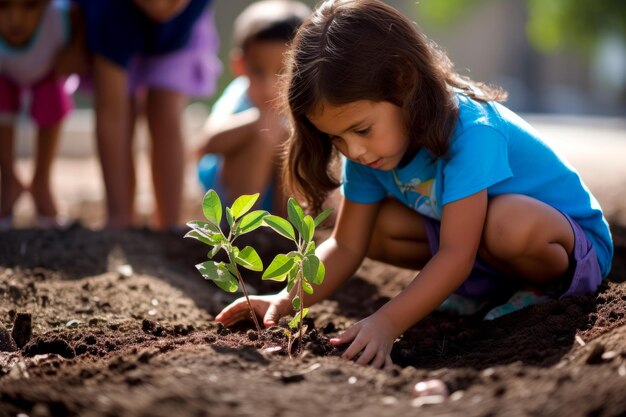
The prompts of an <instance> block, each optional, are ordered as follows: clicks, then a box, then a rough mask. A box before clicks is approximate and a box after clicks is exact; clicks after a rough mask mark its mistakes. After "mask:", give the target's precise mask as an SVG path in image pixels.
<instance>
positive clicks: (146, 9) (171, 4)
mask: <svg viewBox="0 0 626 417" xmlns="http://www.w3.org/2000/svg"><path fill="white" fill-rule="evenodd" d="M0 1H1V0H0ZM134 2H135V4H136V5H137V7H139V9H140V10H141V11H142V12H143V13H144V14H145V15H146V16H148V18H149V19H150V20H153V21H155V22H159V23H163V22H167V21H168V20H170V19H172V18H174V17H176V15H178V14H179V13H180V12H182V11H183V9H184V8H185V7H186V6H187V3H189V0H134Z"/></svg>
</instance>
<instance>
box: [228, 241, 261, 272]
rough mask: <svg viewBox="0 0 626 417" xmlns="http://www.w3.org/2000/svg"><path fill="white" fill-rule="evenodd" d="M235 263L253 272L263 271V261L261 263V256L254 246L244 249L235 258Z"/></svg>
mask: <svg viewBox="0 0 626 417" xmlns="http://www.w3.org/2000/svg"><path fill="white" fill-rule="evenodd" d="M235 261H236V262H237V263H238V264H239V265H241V266H243V267H244V268H246V269H249V270H251V271H262V270H263V261H261V258H260V257H259V254H258V253H257V252H256V251H255V250H254V248H253V247H252V246H246V247H245V248H243V249H242V250H241V251H240V252H239V254H238V255H237V257H236V258H235Z"/></svg>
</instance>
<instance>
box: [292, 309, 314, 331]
mask: <svg viewBox="0 0 626 417" xmlns="http://www.w3.org/2000/svg"><path fill="white" fill-rule="evenodd" d="M308 312H309V309H308V308H305V309H303V310H302V317H300V312H299V311H298V312H297V313H296V315H295V317H294V318H293V319H292V320H291V321H290V322H289V327H291V328H292V329H295V328H297V327H298V324H299V323H300V322H301V321H302V319H303V318H305V317H306V315H307V313H308Z"/></svg>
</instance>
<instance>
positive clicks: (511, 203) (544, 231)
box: [479, 194, 574, 284]
mask: <svg viewBox="0 0 626 417" xmlns="http://www.w3.org/2000/svg"><path fill="white" fill-rule="evenodd" d="M573 248H574V232H573V231H572V227H571V225H570V224H569V222H568V220H567V219H566V218H565V217H564V216H563V214H561V212H559V211H558V210H556V209H555V208H553V207H551V206H549V205H547V204H544V203H542V202H540V201H538V200H535V199H533V198H530V197H527V196H522V195H516V194H507V195H501V196H498V197H495V198H493V199H492V200H491V201H490V203H489V209H488V212H487V219H486V221H485V228H484V231H483V241H482V242H481V248H480V250H479V253H480V255H481V257H483V258H484V259H485V260H486V261H488V262H489V263H490V264H491V265H493V266H494V267H496V268H497V269H500V270H502V271H504V272H506V273H509V274H511V275H512V276H515V277H519V278H522V279H524V280H528V281H531V282H534V283H538V284H542V283H544V284H545V283H549V282H553V281H556V280H558V279H561V278H562V277H563V276H564V275H565V273H566V272H567V270H568V267H569V258H570V255H571V254H572V251H573Z"/></svg>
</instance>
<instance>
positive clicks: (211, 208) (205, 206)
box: [202, 189, 222, 227]
mask: <svg viewBox="0 0 626 417" xmlns="http://www.w3.org/2000/svg"><path fill="white" fill-rule="evenodd" d="M202 212H203V213H204V217H206V219H207V220H208V221H209V222H210V223H212V224H214V225H216V226H218V227H219V225H220V222H221V221H222V202H221V201H220V197H219V196H218V195H217V193H216V192H215V190H213V189H211V190H209V191H207V192H206V194H205V195H204V198H203V199H202Z"/></svg>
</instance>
